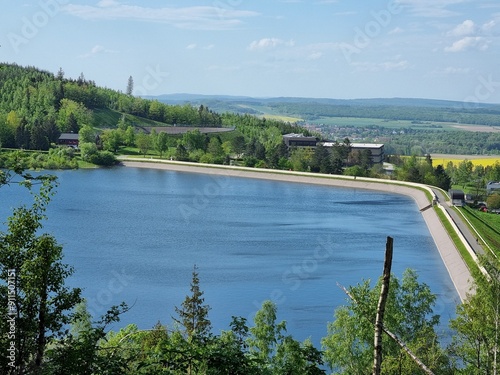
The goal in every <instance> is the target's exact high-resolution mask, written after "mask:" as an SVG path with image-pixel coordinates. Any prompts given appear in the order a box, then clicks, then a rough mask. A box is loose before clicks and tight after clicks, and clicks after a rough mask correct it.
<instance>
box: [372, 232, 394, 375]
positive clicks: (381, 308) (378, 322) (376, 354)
mask: <svg viewBox="0 0 500 375" xmlns="http://www.w3.org/2000/svg"><path fill="white" fill-rule="evenodd" d="M392 243H393V239H392V237H387V243H386V245H385V260H384V273H383V277H382V288H381V290H380V298H379V300H378V306H377V315H376V317H375V334H374V339H373V375H380V370H381V366H382V332H383V329H384V328H383V327H384V313H385V304H386V302H387V296H388V294H389V283H390V281H391V267H392Z"/></svg>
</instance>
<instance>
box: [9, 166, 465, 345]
mask: <svg viewBox="0 0 500 375" xmlns="http://www.w3.org/2000/svg"><path fill="white" fill-rule="evenodd" d="M55 174H57V176H58V177H59V182H60V186H59V187H58V189H57V194H56V196H55V197H54V199H53V201H52V202H51V204H50V206H49V209H48V212H47V213H48V220H47V221H45V222H44V231H46V232H50V233H52V234H54V235H55V237H56V238H57V239H58V242H59V243H61V244H62V245H63V246H64V252H65V258H64V261H65V262H66V263H68V264H71V265H73V266H74V267H75V274H74V275H73V276H72V277H71V278H70V279H69V284H70V285H72V286H80V287H83V288H84V292H83V294H84V296H85V297H86V298H87V299H88V300H89V309H90V310H91V312H92V313H93V314H94V315H96V316H97V315H101V314H103V313H105V311H106V309H107V308H108V307H109V306H111V305H113V304H119V303H120V302H122V301H125V302H127V303H128V304H129V305H130V306H133V307H132V309H131V310H130V311H129V312H128V313H127V314H125V315H124V316H123V317H122V321H121V322H120V323H119V324H118V325H115V326H114V327H113V329H115V330H116V329H119V328H120V327H121V326H124V325H126V324H128V323H136V324H137V325H138V326H139V327H140V328H142V329H146V328H151V327H152V326H153V325H154V324H155V323H156V322H158V321H161V322H162V323H164V324H171V323H172V316H173V315H175V313H174V306H180V304H181V303H182V301H183V299H184V297H185V296H186V294H188V293H189V284H190V281H191V272H192V269H193V265H194V264H196V265H197V266H198V267H199V277H200V282H201V288H202V290H204V292H205V302H206V303H208V304H209V305H210V306H211V308H212V310H211V311H210V315H209V318H210V319H211V321H212V324H213V329H214V332H216V333H218V332H220V330H222V329H228V328H229V326H228V325H229V322H230V321H231V316H233V315H234V316H242V317H245V318H248V319H249V321H251V319H252V316H253V314H255V312H256V311H257V310H258V308H259V307H260V305H261V304H262V302H263V301H264V300H266V299H272V300H274V302H276V303H277V305H278V319H280V320H286V321H287V326H288V332H289V333H290V334H293V336H294V337H295V338H297V339H299V340H303V339H305V338H307V337H311V338H312V339H313V342H314V343H316V344H317V345H318V346H319V341H320V339H321V337H323V336H324V335H325V334H326V325H327V322H328V321H331V320H332V319H333V311H334V309H335V308H336V307H337V306H339V305H341V304H344V303H345V302H346V296H345V295H344V293H343V292H342V290H340V289H339V288H338V287H337V282H338V283H340V284H342V285H345V286H349V285H355V284H357V283H359V282H361V281H362V280H363V279H371V280H375V279H377V278H378V277H379V275H380V274H381V272H382V266H383V260H384V252H385V243H386V238H387V236H391V237H393V238H394V259H393V273H394V274H395V275H396V276H398V277H401V275H402V273H403V271H404V270H405V269H406V268H413V269H415V270H417V271H418V273H419V275H420V280H421V281H424V282H426V283H427V284H428V285H429V286H430V287H431V289H432V291H433V292H434V293H436V294H437V295H438V302H437V305H436V308H435V313H438V314H441V316H442V325H443V330H445V329H446V325H447V321H448V319H449V318H450V317H451V316H454V311H455V305H456V304H457V303H458V302H459V297H458V295H457V293H456V291H455V289H454V287H453V285H452V283H451V280H450V278H449V276H448V273H447V271H446V269H445V267H444V265H443V263H442V261H441V258H440V256H439V253H438V252H437V249H436V246H435V244H434V242H433V240H432V237H431V236H430V234H429V232H428V230H427V227H426V225H425V222H424V220H423V218H422V216H421V214H420V212H419V211H418V208H417V206H416V204H415V203H414V201H413V200H412V199H411V198H409V197H405V196H401V195H394V194H388V193H383V192H375V191H367V190H361V189H342V188H332V187H326V186H313V185H306V184H298V183H284V182H275V181H263V180H253V179H245V178H237V177H225V176H211V175H202V174H192V173H180V172H170V171H161V170H149V169H135V168H115V169H111V170H104V169H98V170H78V171H62V172H56V173H55ZM24 190H25V189H23V188H19V187H17V186H10V187H9V186H4V187H2V188H1V189H0V218H2V219H1V221H5V219H4V218H6V217H7V216H9V215H10V212H11V209H12V208H13V207H15V206H17V205H18V204H19V202H21V201H26V199H27V198H26V196H27V194H26V192H25V191H24ZM4 228H5V226H3V229H4Z"/></svg>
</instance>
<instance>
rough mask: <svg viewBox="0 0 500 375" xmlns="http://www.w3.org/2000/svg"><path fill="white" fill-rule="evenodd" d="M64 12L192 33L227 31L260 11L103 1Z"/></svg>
mask: <svg viewBox="0 0 500 375" xmlns="http://www.w3.org/2000/svg"><path fill="white" fill-rule="evenodd" d="M63 9H64V11H65V12H67V13H69V14H71V15H73V16H76V17H79V18H82V19H85V20H115V19H127V20H136V21H142V22H163V23H167V24H170V25H172V26H175V27H178V28H183V29H192V30H227V29H234V28H236V27H238V26H239V25H241V24H242V23H243V21H242V19H244V18H248V17H255V16H257V15H258V13H257V12H253V11H247V10H239V9H229V8H226V7H222V6H221V7H218V6H191V7H184V8H169V7H163V8H148V7H142V6H137V5H125V4H120V3H118V2H117V1H114V0H101V1H100V2H99V3H98V5H97V6H91V5H79V4H68V5H66V6H65V7H64V8H63Z"/></svg>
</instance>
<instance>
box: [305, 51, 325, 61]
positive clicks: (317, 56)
mask: <svg viewBox="0 0 500 375" xmlns="http://www.w3.org/2000/svg"><path fill="white" fill-rule="evenodd" d="M321 57H323V52H313V53H311V54H310V55H309V56H307V59H308V60H319V59H321Z"/></svg>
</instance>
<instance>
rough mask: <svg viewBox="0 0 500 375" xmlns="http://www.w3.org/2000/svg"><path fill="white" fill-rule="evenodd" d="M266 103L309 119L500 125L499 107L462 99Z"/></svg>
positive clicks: (275, 108) (283, 111) (284, 111)
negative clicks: (452, 104) (432, 103)
mask: <svg viewBox="0 0 500 375" xmlns="http://www.w3.org/2000/svg"><path fill="white" fill-rule="evenodd" d="M268 105H269V106H270V107H271V108H273V109H274V110H276V111H277V112H278V113H281V114H288V115H290V116H293V115H295V116H301V117H302V118H304V119H306V120H309V121H313V120H317V119H319V118H321V117H361V118H377V119H385V120H409V121H436V122H455V123H460V124H476V125H490V126H500V111H499V110H498V109H488V108H475V105H474V103H470V104H467V103H465V104H464V106H463V107H461V108H436V107H415V106H389V105H387V106H386V105H374V106H369V105H365V106H360V105H354V106H351V105H332V104H323V103H315V102H297V103H269V104H268Z"/></svg>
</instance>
